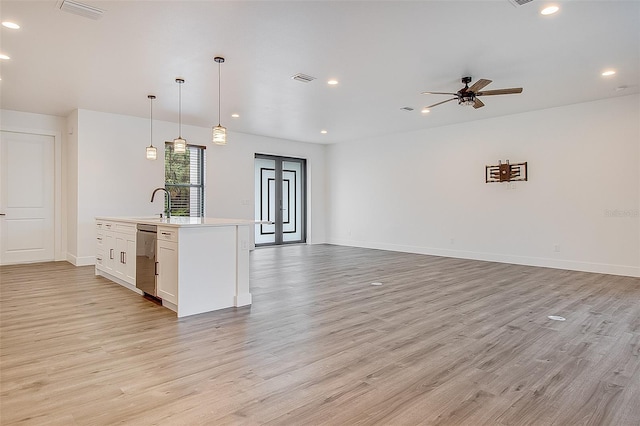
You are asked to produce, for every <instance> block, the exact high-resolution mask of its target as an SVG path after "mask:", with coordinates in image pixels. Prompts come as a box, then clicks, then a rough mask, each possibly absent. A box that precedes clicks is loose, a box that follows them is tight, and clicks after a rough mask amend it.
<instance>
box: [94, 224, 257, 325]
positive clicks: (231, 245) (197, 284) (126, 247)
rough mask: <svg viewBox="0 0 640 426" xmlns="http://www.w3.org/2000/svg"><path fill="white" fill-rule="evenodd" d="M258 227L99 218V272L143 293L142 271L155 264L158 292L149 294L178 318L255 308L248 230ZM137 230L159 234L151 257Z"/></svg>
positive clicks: (98, 273)
mask: <svg viewBox="0 0 640 426" xmlns="http://www.w3.org/2000/svg"><path fill="white" fill-rule="evenodd" d="M254 224H255V222H254V221H250V220H243V219H218V218H199V217H171V218H164V219H161V218H131V217H124V218H123V217H96V241H97V250H96V270H95V273H96V275H100V276H103V277H105V278H108V279H110V280H112V281H114V282H117V283H119V284H121V285H123V286H125V287H127V288H129V289H130V290H132V291H135V292H136V293H138V294H144V293H145V292H143V291H142V290H140V288H139V287H141V286H139V285H137V284H140V283H137V282H136V281H137V280H138V281H139V280H140V278H139V275H140V272H139V269H140V268H143V267H145V265H144V263H151V268H152V271H153V270H155V289H156V291H155V294H152V293H150V294H151V295H152V296H155V297H157V298H159V299H161V300H162V305H163V306H165V307H167V308H169V309H171V310H173V311H175V312H176V313H177V315H178V317H184V316H187V315H194V314H199V313H203V312H209V311H214V310H217V309H224V308H229V307H238V306H247V305H251V293H250V292H249V243H250V239H249V235H250V234H249V231H250V227H252V226H253V225H254ZM138 225H152V226H155V227H156V229H157V234H156V235H157V242H155V243H154V244H150V243H149V244H147V245H153V247H151V246H149V247H143V249H144V251H145V252H146V253H147V254H149V253H150V254H151V256H149V255H145V254H142V255H141V253H140V251H141V248H140V246H138V247H137V248H136V246H137V245H138V243H139V241H137V238H138V237H137V236H136V233H137V228H138ZM138 234H139V233H138ZM154 241H155V240H154ZM145 244H146V243H145ZM137 270H138V272H136V271H137ZM136 275H138V277H136ZM152 275H153V272H152ZM141 288H144V287H141Z"/></svg>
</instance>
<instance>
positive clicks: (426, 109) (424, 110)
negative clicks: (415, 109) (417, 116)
mask: <svg viewBox="0 0 640 426" xmlns="http://www.w3.org/2000/svg"><path fill="white" fill-rule="evenodd" d="M420 112H421V113H423V114H429V113H430V112H431V110H430V109H429V108H422V111H420Z"/></svg>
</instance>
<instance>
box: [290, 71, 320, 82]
mask: <svg viewBox="0 0 640 426" xmlns="http://www.w3.org/2000/svg"><path fill="white" fill-rule="evenodd" d="M291 78H292V79H294V80H296V81H301V82H303V83H310V82H312V81H313V80H315V79H316V78H315V77H311V76H310V75H306V74H302V73H301V72H299V73H298V74H295V75H292V76H291Z"/></svg>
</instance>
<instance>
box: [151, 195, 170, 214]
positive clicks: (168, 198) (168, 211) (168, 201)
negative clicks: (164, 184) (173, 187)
mask: <svg viewBox="0 0 640 426" xmlns="http://www.w3.org/2000/svg"><path fill="white" fill-rule="evenodd" d="M158 191H164V192H165V193H166V194H167V207H166V209H165V210H164V215H165V217H166V218H170V217H171V194H169V191H167V188H156V189H154V190H153V194H151V202H152V203H153V197H155V196H156V192H158Z"/></svg>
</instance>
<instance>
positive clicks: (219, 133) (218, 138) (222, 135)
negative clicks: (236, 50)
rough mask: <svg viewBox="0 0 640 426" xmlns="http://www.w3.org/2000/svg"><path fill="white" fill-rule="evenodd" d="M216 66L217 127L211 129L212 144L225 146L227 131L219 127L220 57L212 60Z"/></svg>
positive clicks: (221, 59)
mask: <svg viewBox="0 0 640 426" xmlns="http://www.w3.org/2000/svg"><path fill="white" fill-rule="evenodd" d="M213 60H214V61H216V63H217V64H218V125H217V126H215V127H214V128H213V137H212V140H213V143H214V144H216V145H226V144H227V129H226V128H225V127H222V126H221V125H220V64H222V63H224V58H223V57H222V56H216V57H215V58H213Z"/></svg>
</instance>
